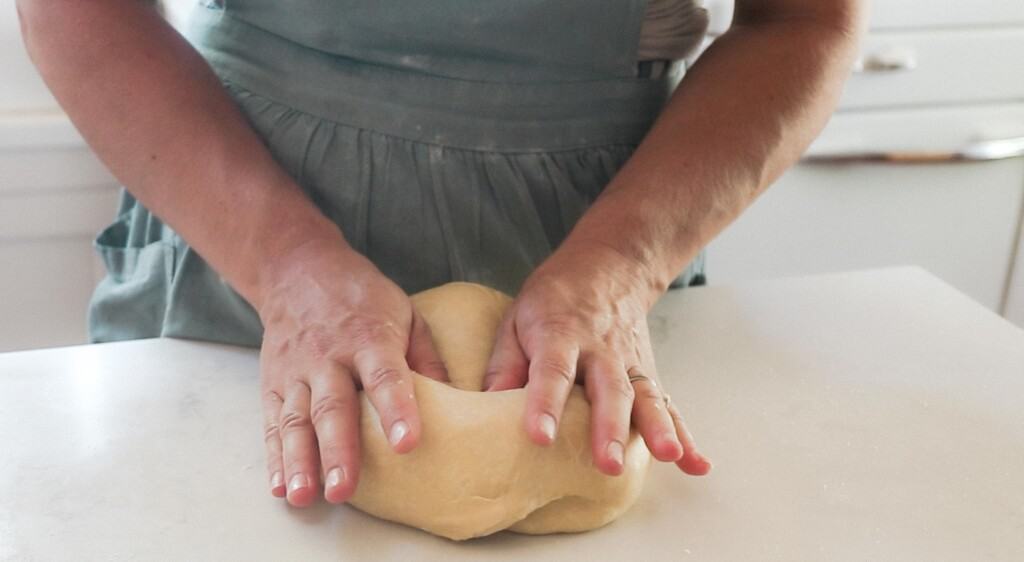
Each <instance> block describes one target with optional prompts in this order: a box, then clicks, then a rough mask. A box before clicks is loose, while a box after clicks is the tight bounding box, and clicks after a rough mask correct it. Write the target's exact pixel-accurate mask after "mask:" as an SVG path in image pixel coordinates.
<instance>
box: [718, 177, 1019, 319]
mask: <svg viewBox="0 0 1024 562" xmlns="http://www.w3.org/2000/svg"><path fill="white" fill-rule="evenodd" d="M1022 202H1024V158H1016V159H1008V160H1002V161H998V162H990V163H980V164H932V165H921V166H899V165H895V166H894V165H889V164H852V165H808V164H801V165H798V166H796V167H794V168H793V169H792V170H790V171H789V172H787V173H786V174H785V175H784V176H783V177H782V178H781V179H780V180H779V181H778V182H777V184H776V185H774V186H772V187H771V188H770V189H769V190H768V191H767V192H766V193H765V194H764V195H762V196H761V197H760V198H759V199H758V200H757V201H755V202H754V204H753V205H752V206H751V207H750V209H748V210H747V211H746V212H745V213H744V214H743V215H742V216H741V217H740V218H739V219H738V220H737V221H736V222H735V223H734V224H733V225H731V226H730V227H729V228H727V229H726V230H725V231H723V232H722V233H721V235H720V236H718V238H716V239H715V240H714V241H713V242H712V243H711V245H710V246H709V248H708V257H707V269H708V279H709V281H710V282H711V283H713V284H723V283H724V284H728V283H735V282H740V281H748V280H754V279H770V278H774V277H790V276H798V275H808V274H816V273H833V272H840V271H851V270H856V269H870V268H877V267H887V266H901V265H917V266H920V267H923V268H925V269H927V270H928V271H930V272H932V273H934V274H935V275H937V276H939V277H940V278H942V279H943V280H945V281H946V282H947V283H949V284H951V285H953V286H954V287H956V288H957V289H959V290H961V291H963V292H964V293H966V294H967V295H968V296H970V297H971V298H973V299H975V300H977V301H978V302H980V303H981V304H983V305H984V306H986V307H988V308H989V309H990V310H993V311H996V312H1001V308H1002V303H1003V296H1004V290H1005V288H1006V284H1007V279H1008V278H1009V276H1010V267H1011V260H1012V255H1013V249H1014V246H1015V243H1016V240H1017V230H1018V225H1019V223H1020V216H1021V206H1022Z"/></svg>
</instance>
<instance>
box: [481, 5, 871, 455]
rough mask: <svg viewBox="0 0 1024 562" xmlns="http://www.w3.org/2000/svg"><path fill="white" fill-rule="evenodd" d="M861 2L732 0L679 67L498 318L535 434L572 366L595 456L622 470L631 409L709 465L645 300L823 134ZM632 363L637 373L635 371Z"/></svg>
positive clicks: (504, 356)
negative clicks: (686, 65) (645, 129)
mask: <svg viewBox="0 0 1024 562" xmlns="http://www.w3.org/2000/svg"><path fill="white" fill-rule="evenodd" d="M861 12H862V10H861V3H860V2H859V1H858V0H833V1H829V2H822V1H820V0H737V2H736V13H735V18H734V22H733V27H732V28H731V29H730V30H729V31H728V32H727V33H725V34H724V35H723V36H722V37H721V38H719V39H718V40H717V41H715V43H714V44H713V45H712V46H711V47H710V48H709V49H708V51H707V52H706V53H705V54H704V55H703V56H702V57H701V58H700V59H699V61H698V62H697V63H696V64H695V65H694V67H693V69H692V70H691V71H690V72H688V73H687V74H686V76H685V77H684V79H683V81H682V82H681V84H680V86H679V87H678V89H677V90H676V92H675V93H674V94H673V96H672V98H671V99H670V101H669V103H668V104H667V106H666V107H665V109H664V111H663V112H662V114H661V115H660V116H659V118H658V119H657V121H656V123H655V125H654V127H653V128H652V130H651V131H650V132H649V133H648V135H647V137H646V138H645V139H644V141H643V142H642V143H641V144H640V146H639V147H638V148H637V150H636V151H635V153H634V154H633V156H632V158H631V159H630V160H629V161H628V162H627V163H626V164H625V166H623V168H622V169H621V170H620V171H619V173H618V174H617V175H616V176H615V177H614V178H613V180H612V181H611V183H610V184H609V185H608V186H607V188H606V189H605V190H604V192H603V193H602V194H601V196H600V197H598V199H597V200H596V201H595V203H594V204H593V205H592V206H591V208H590V209H588V211H587V212H586V213H585V215H584V216H583V217H582V218H581V219H580V221H579V222H578V223H577V224H576V226H575V227H574V228H573V230H572V232H571V233H570V234H569V236H568V237H567V238H566V240H565V241H564V242H563V243H562V245H561V246H560V247H559V248H558V250H557V251H556V252H554V254H552V255H551V256H550V257H549V258H548V260H546V261H545V262H544V263H543V264H541V265H540V267H538V268H537V270H536V271H535V272H534V273H533V274H532V275H531V277H530V279H528V280H527V282H526V284H525V285H524V287H523V289H522V291H521V292H520V294H519V296H518V298H517V300H516V303H515V304H514V305H513V307H512V309H511V312H510V315H509V317H508V318H506V322H505V324H504V327H503V330H502V331H501V333H500V334H499V338H498V342H497V344H496V348H495V354H494V356H493V358H492V361H491V365H490V368H489V371H490V373H489V380H490V385H491V386H490V388H493V389H501V388H509V387H514V386H522V385H523V384H526V387H527V389H528V396H529V400H528V406H527V412H526V416H525V417H524V424H525V428H526V430H527V432H529V433H530V435H531V437H532V438H533V439H534V440H535V441H536V442H537V443H540V444H544V443H548V442H550V440H551V434H552V432H553V430H554V428H555V427H556V426H557V421H558V418H559V417H560V415H561V409H562V405H563V404H564V402H565V396H566V395H567V394H568V391H569V388H570V387H571V384H572V382H573V381H574V380H575V379H577V378H580V379H582V381H583V384H584V385H585V386H586V390H587V395H588V397H590V399H591V403H592V405H593V420H592V427H593V436H592V448H593V454H594V458H595V459H596V461H597V463H598V466H599V467H600V468H601V469H602V470H604V471H605V472H607V473H609V474H616V473H618V471H620V470H621V466H622V459H621V450H622V446H621V444H622V443H624V442H625V439H626V438H627V436H628V430H629V423H630V419H631V418H632V420H633V422H634V423H635V424H636V426H637V428H638V429H639V431H640V433H641V434H642V435H643V437H644V439H645V441H646V443H647V445H648V448H650V449H651V452H652V454H653V455H654V456H655V457H656V458H658V459H659V460H663V461H676V462H677V464H678V465H679V466H680V468H682V469H683V470H684V471H686V472H688V473H691V474H703V473H705V472H707V470H708V469H710V464H709V463H708V462H707V460H706V459H704V458H703V457H701V456H700V455H699V454H697V453H696V451H695V448H694V444H693V441H692V438H691V437H690V436H689V433H688V432H687V431H686V428H685V426H684V424H683V423H682V418H681V417H680V416H679V415H678V412H677V411H675V409H674V407H673V406H672V405H670V404H667V402H663V395H662V393H661V391H660V388H659V387H658V385H657V376H656V373H655V372H654V370H655V367H654V364H653V355H652V353H651V350H650V341H649V335H648V332H647V324H646V314H647V312H648V311H649V310H650V308H651V307H652V306H653V305H654V303H655V301H656V300H657V299H658V297H660V296H661V294H663V293H664V291H665V290H666V288H667V287H668V284H669V283H670V282H671V281H672V279H673V278H674V277H675V276H676V275H677V274H678V273H679V271H681V270H682V269H683V267H684V266H685V265H686V263H688V262H689V261H690V260H692V259H693V258H694V257H695V256H696V254H697V253H698V252H699V251H700V249H701V248H703V247H704V246H705V245H706V244H707V243H708V242H709V241H710V240H711V239H712V238H713V237H714V236H715V235H716V234H717V233H718V232H720V231H721V230H722V229H723V228H725V226H726V225H728V224H729V223H730V222H731V221H732V220H734V219H735V218H736V217H737V216H738V215H739V214H740V212H741V211H742V210H743V209H744V208H746V207H747V206H748V205H749V204H750V203H751V202H752V201H753V200H754V198H755V197H757V195H758V194H759V193H761V192H762V191H763V190H764V189H765V188H766V187H767V186H768V185H770V184H771V183H772V182H773V181H774V180H775V179H776V178H778V177H779V175H781V174H782V172H783V171H784V170H785V169H786V168H787V167H789V166H791V165H792V164H793V163H794V162H795V161H796V160H797V158H798V157H799V155H800V154H801V153H802V152H803V150H804V149H805V148H806V147H807V145H808V144H809V143H810V141H811V140H812V139H813V138H814V136H815V135H817V133H818V132H819V130H820V129H821V127H822V126H823V125H824V123H825V122H826V120H827V118H828V116H829V114H830V112H831V110H832V108H833V106H834V105H835V103H836V100H837V98H838V95H839V92H840V88H841V86H842V83H843V81H844V78H845V75H846V73H847V72H848V70H849V66H850V63H851V61H852V58H853V55H854V53H855V48H856V44H857V38H858V29H859V27H860V20H861V17H862V13H861ZM627 372H629V373H634V374H641V375H643V377H636V376H634V377H632V378H633V379H634V380H633V383H632V384H630V382H629V381H628V380H627V378H626V373H627ZM666 406H667V407H666ZM545 416H550V417H551V418H553V419H554V423H553V424H552V423H551V422H550V421H544V420H545V419H546V417H545Z"/></svg>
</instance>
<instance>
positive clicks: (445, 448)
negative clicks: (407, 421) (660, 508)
mask: <svg viewBox="0 0 1024 562" xmlns="http://www.w3.org/2000/svg"><path fill="white" fill-rule="evenodd" d="M412 302H413V305H414V306H415V307H416V309H417V310H418V311H419V312H420V314H422V316H423V318H424V319H425V320H426V321H427V323H428V324H429V325H430V328H431V331H432V332H433V339H434V344H435V346H436V347H437V349H438V352H439V353H440V354H441V357H442V359H443V360H444V362H445V364H446V366H447V367H448V373H449V377H450V379H451V384H450V385H448V384H444V383H440V382H437V381H434V380H431V379H428V378H426V377H422V376H416V377H414V379H415V382H414V386H415V390H414V391H415V394H416V401H417V403H418V404H419V410H420V415H421V416H422V421H423V431H422V435H421V439H420V443H419V446H418V447H417V448H416V449H414V450H413V451H412V452H410V453H407V454H405V455H399V454H397V453H395V452H394V451H392V450H391V447H390V446H389V445H388V442H387V439H386V438H385V436H384V434H383V432H382V431H381V428H380V424H379V422H378V418H377V414H376V411H375V410H374V409H373V406H371V405H370V403H369V401H368V400H367V398H366V396H365V395H363V396H361V399H362V447H363V466H362V472H361V475H360V479H359V484H358V486H357V488H356V493H355V495H354V496H353V498H352V499H351V501H350V503H351V504H352V505H353V506H355V507H357V508H359V509H361V510H362V511H365V512H367V513H370V514H372V515H375V516H377V517H380V518H383V519H388V520H391V521H397V522H399V523H404V524H406V525H411V526H413V527H419V528H420V529H424V530H426V531H429V532H431V533H434V534H436V535H440V536H443V537H448V538H449V539H454V540H463V539H469V538H473V537H480V536H484V535H489V534H491V533H495V532H497V531H500V530H502V529H510V530H512V531H516V532H519V533H531V534H546V533H561V532H577V531H586V530H589V529H594V528H596V527H600V526H602V525H605V524H607V523H609V522H611V521H612V520H614V519H615V518H617V517H618V516H620V515H621V514H622V513H624V512H625V511H626V510H627V509H629V507H630V506H631V505H632V504H633V502H634V501H635V500H636V498H637V496H638V495H639V494H640V490H641V488H642V487H643V482H644V477H645V475H646V473H647V467H648V465H649V464H650V454H649V453H648V451H647V449H646V447H645V446H644V443H643V440H642V439H641V438H640V437H639V436H638V435H637V433H636V432H635V431H633V432H632V433H631V435H630V439H629V443H628V444H627V445H626V452H625V453H626V454H625V467H624V470H623V473H622V474H621V475H619V476H606V475H604V474H602V473H600V472H599V471H598V470H597V468H596V467H595V466H594V464H593V461H592V458H591V454H590V434H589V432H590V406H589V404H588V402H587V400H586V398H585V397H584V394H583V391H582V389H581V388H579V387H576V388H574V389H573V390H572V393H571V395H570V396H569V400H568V402H567V403H566V406H565V413H564V415H563V417H562V421H561V425H560V427H559V431H558V437H557V439H556V441H555V443H553V444H552V445H551V446H549V447H542V446H538V445H535V444H533V442H531V441H529V439H528V437H527V436H526V432H525V430H524V429H523V422H522V416H523V412H524V411H525V405H526V391H525V390H524V389H516V390H507V391H503V392H487V393H485V392H481V388H482V386H483V377H484V371H485V369H486V366H487V361H488V359H489V357H490V352H491V348H492V345H493V342H494V337H495V333H496V331H497V328H498V323H499V321H500V320H501V316H502V313H503V312H504V310H505V308H506V307H507V306H508V305H509V303H510V302H511V299H510V298H509V297H508V296H506V295H504V294H503V293H500V292H498V291H495V290H493V289H490V288H487V287H484V286H482V285H475V284H471V283H449V284H446V285H443V286H440V287H437V288H434V289H430V290H428V291H424V292H422V293H418V294H416V295H414V296H413V297H412Z"/></svg>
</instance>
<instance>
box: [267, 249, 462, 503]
mask: <svg viewBox="0 0 1024 562" xmlns="http://www.w3.org/2000/svg"><path fill="white" fill-rule="evenodd" d="M277 269H278V273H277V274H276V275H275V279H274V281H273V282H272V283H271V286H270V288H269V290H267V291H266V296H265V297H264V298H263V299H262V302H261V306H260V307H259V313H260V318H261V319H262V321H263V325H264V329H265V332H264V337H263V347H262V350H261V352H260V371H261V379H262V394H263V414H264V419H265V431H266V446H267V469H268V471H269V474H270V487H271V493H272V494H273V495H275V496H277V497H287V499H288V503H290V504H291V505H294V506H299V507H302V506H306V505H309V504H311V503H312V502H313V501H314V500H315V499H316V496H317V494H318V492H319V489H320V480H321V475H323V479H324V497H325V498H326V499H327V501H330V502H332V503H339V502H343V501H346V500H347V499H348V498H350V497H351V496H352V494H353V493H354V492H355V487H356V482H357V480H358V479H359V463H360V451H359V448H360V444H359V431H360V430H359V419H360V414H359V404H360V402H359V395H358V391H357V388H358V387H360V386H362V388H363V389H364V390H365V391H366V394H367V396H368V398H369V400H370V402H371V403H372V404H373V407H374V408H375V409H376V410H377V413H378V414H379V417H380V421H381V429H382V430H383V431H384V434H385V435H387V436H388V440H389V442H390V443H391V446H392V447H393V448H394V450H395V451H396V452H398V453H406V452H408V451H410V450H412V449H413V448H414V447H415V446H416V444H417V442H418V440H419V437H420V417H419V413H418V411H417V407H416V401H415V396H414V395H413V381H412V377H413V376H415V373H414V371H415V372H416V373H420V374H423V375H425V376H428V377H431V378H434V379H437V380H447V373H446V371H445V368H444V365H443V363H442V362H441V359H440V357H439V356H438V354H437V352H436V350H435V349H434V346H433V342H432V340H431V336H430V331H429V328H428V327H427V324H426V323H425V322H424V321H423V319H422V318H421V317H420V316H419V314H418V313H416V312H415V310H414V309H413V307H412V304H411V303H410V301H409V297H408V296H407V295H406V294H405V293H404V292H403V291H402V290H401V289H400V288H399V287H398V286H397V285H395V284H394V283H392V282H391V281H390V280H389V279H387V278H386V277H384V275H383V274H381V273H380V272H379V271H378V270H377V269H376V268H375V267H374V266H373V264H372V263H371V262H370V261H369V260H367V259H366V258H364V257H363V256H360V255H358V254H357V253H355V252H352V251H351V250H347V249H345V250H344V251H342V250H341V249H339V248H334V247H327V248H325V247H324V246H323V245H320V246H317V245H315V244H310V245H307V246H306V247H303V248H300V249H299V250H297V251H294V252H292V253H291V254H290V255H289V257H288V258H287V262H286V263H282V264H281V266H280V267H278V268H277Z"/></svg>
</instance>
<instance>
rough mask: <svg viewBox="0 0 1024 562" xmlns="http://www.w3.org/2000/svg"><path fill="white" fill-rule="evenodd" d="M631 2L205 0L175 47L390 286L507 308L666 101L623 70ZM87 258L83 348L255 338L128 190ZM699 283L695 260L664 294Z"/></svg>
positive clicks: (630, 61)
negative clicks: (95, 281) (186, 51)
mask: <svg viewBox="0 0 1024 562" xmlns="http://www.w3.org/2000/svg"><path fill="white" fill-rule="evenodd" d="M645 3H646V2H645V0H614V1H609V2H604V3H602V6H601V8H600V9H596V8H595V7H594V4H593V0H517V1H509V0H444V1H440V0H439V1H436V2H424V1H422V0H389V1H380V2H369V1H366V0H295V1H292V2H284V1H283V0H226V2H225V1H224V0H221V1H219V2H218V1H214V0H205V2H204V4H203V5H201V6H200V7H198V8H196V10H195V12H194V13H193V14H192V17H191V21H190V24H189V28H188V30H187V33H186V35H187V37H188V39H189V40H190V42H191V43H192V44H193V45H194V46H195V47H196V48H197V49H198V50H199V51H200V52H201V53H202V54H203V56H204V57H205V58H206V60H207V61H208V62H209V63H210V65H211V66H212V67H213V69H214V71H215V72H216V73H217V75H218V76H219V77H220V79H221V82H222V84H223V86H224V88H225V89H226V91H227V92H228V94H229V95H231V96H232V98H233V99H234V100H235V102H236V103H237V104H238V106H239V107H240V108H241V110H242V112H243V113H244V115H245V116H246V118H247V119H248V121H249V122H250V124H251V125H252V127H253V128H254V129H255V130H256V132H257V133H258V134H259V135H260V137H261V138H262V139H263V140H264V142H265V144H266V145H267V146H268V147H269V149H270V151H271V153H272V154H273V155H274V157H275V159H276V160H277V161H278V163H280V165H281V166H282V167H283V168H284V169H285V170H286V171H287V172H288V173H289V174H290V175H291V177H293V178H294V179H295V180H296V181H297V183H298V184H299V185H300V186H301V188H302V189H303V190H305V192H306V193H307V194H308V196H309V197H310V198H311V199H312V200H313V201H314V202H315V204H316V205H317V206H318V207H319V208H320V210H321V211H322V212H323V213H324V214H325V215H326V216H328V217H329V218H330V219H332V220H333V221H334V222H335V223H337V224H338V225H339V226H340V228H341V229H342V231H343V233H344V235H345V238H346V239H347V240H348V242H349V243H350V244H351V245H352V246H353V247H354V248H355V249H356V250H357V251H359V252H360V253H362V254H364V255H365V256H367V257H368V258H369V259H370V260H371V261H372V262H373V263H374V264H376V265H377V267H379V268H380V270H381V271H382V272H383V273H384V274H385V275H387V276H388V277H389V278H391V279H392V280H394V281H395V282H396V283H397V284H398V285H399V286H401V287H402V288H403V289H404V290H405V291H406V292H408V293H410V294H412V293H415V292H418V291H421V290H424V289H427V288H430V287H434V286H437V285H441V284H443V283H446V282H449V281H470V282H475V283H480V284H483V285H487V286H490V287H494V288H496V289H499V290H501V291H504V292H506V293H509V294H513V295H514V294H516V292H517V291H518V289H519V287H520V285H521V284H522V283H523V281H525V279H526V277H527V276H528V275H529V274H530V272H531V271H532V270H533V268H534V267H536V266H537V265H538V264H539V263H540V262H541V261H542V260H544V258H545V257H547V256H548V255H549V254H550V253H551V252H552V250H553V249H554V248H556V247H557V246H558V244H559V243H560V242H561V241H562V239H564V238H565V236H566V235H567V234H568V232H569V230H570V229H571V228H572V226H573V225H574V224H575V223H576V221H577V220H578V219H579V218H580V216H581V215H582V214H583V212H584V211H585V210H586V208H587V207H588V206H589V205H590V203H591V202H592V201H593V200H594V199H595V198H596V197H597V196H598V194H599V193H600V192H601V190H602V189H603V188H604V186H605V185H607V183H608V182H609V181H610V180H611V178H612V176H614V174H615V173H616V172H617V171H618V170H619V168H620V167H621V166H622V165H623V164H624V163H625V162H626V160H627V159H628V158H629V157H630V155H631V154H632V152H633V150H634V149H635V147H636V146H637V144H639V142H640V141H641V140H642V139H643V136H644V134H645V133H646V132H647V130H648V129H649V128H650V127H651V125H652V124H653V121H654V119H655V118H656V117H657V115H658V113H659V111H660V110H661V108H662V106H663V105H664V103H665V101H666V100H667V99H668V96H669V94H670V92H671V89H672V86H673V85H674V81H673V80H672V79H671V77H670V76H669V75H668V74H667V73H666V74H665V75H662V76H658V77H655V78H649V77H640V76H638V73H637V60H636V52H637V48H638V41H639V34H640V27H641V24H642V20H643V16H644V7H645ZM197 157H200V158H201V157H202V155H197ZM225 220H230V216H228V217H225ZM96 248H97V250H98V252H99V253H100V255H101V257H102V258H103V261H104V263H105V264H106V268H107V272H108V273H107V276H106V278H105V279H104V280H103V281H102V282H101V283H100V284H99V285H98V287H97V288H96V291H95V293H94V295H93V298H92V301H91V303H90V309H89V328H90V337H91V339H92V340H93V341H97V342H100V341H112V340H123V339H135V338H145V337H157V336H172V337H182V338H190V339H200V340H210V341H218V342H225V343H233V344H239V345H248V346H258V345H259V344H260V341H261V338H262V326H261V325H260V321H259V317H258V316H257V314H256V312H255V311H254V310H253V308H252V307H251V306H250V305H249V304H248V303H247V302H246V301H245V300H244V299H242V297H240V296H239V295H238V294H237V293H236V292H235V291H234V290H232V289H231V287H230V286H229V285H228V284H227V283H226V282H225V281H224V280H222V279H221V278H220V276H219V275H218V274H217V273H216V272H215V271H213V269H211V268H210V266H208V265H207V264H206V262H205V261H204V260H203V259H202V258H201V257H200V256H199V255H198V254H197V253H196V252H195V251H194V250H193V249H192V248H191V247H190V246H189V245H188V244H187V243H186V242H185V241H184V240H182V239H181V237H179V236H178V235H177V234H176V233H175V232H173V231H172V230H171V229H170V228H168V227H167V226H166V225H164V224H163V223H162V222H161V221H160V220H159V218H157V217H156V216H155V215H153V214H152V213H150V212H149V211H148V210H147V209H145V208H144V207H142V206H141V205H140V204H139V203H138V202H137V201H136V200H135V199H134V198H133V197H132V196H131V195H130V194H129V193H128V192H126V191H123V190H122V196H121V204H120V209H119V212H118V215H117V219H116V220H115V222H114V223H113V224H112V225H111V226H109V227H108V228H107V229H105V230H104V231H103V232H101V233H100V235H99V236H98V237H97V239H96ZM702 272H703V256H702V257H701V258H698V259H697V260H696V261H695V262H694V263H692V264H690V266H689V267H687V269H686V271H684V272H683V273H682V274H681V275H680V277H679V279H677V281H676V283H675V284H674V285H687V284H691V283H694V282H695V281H697V282H699V281H700V280H701V279H702Z"/></svg>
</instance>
